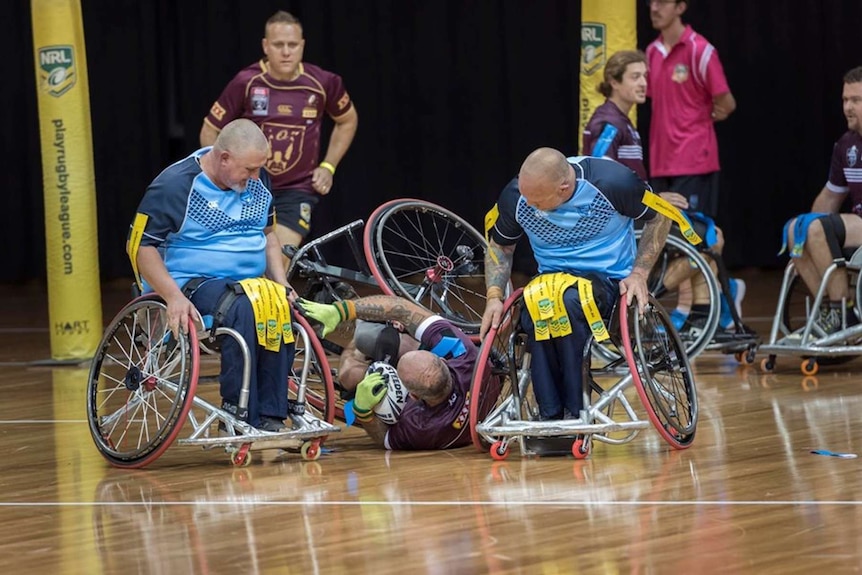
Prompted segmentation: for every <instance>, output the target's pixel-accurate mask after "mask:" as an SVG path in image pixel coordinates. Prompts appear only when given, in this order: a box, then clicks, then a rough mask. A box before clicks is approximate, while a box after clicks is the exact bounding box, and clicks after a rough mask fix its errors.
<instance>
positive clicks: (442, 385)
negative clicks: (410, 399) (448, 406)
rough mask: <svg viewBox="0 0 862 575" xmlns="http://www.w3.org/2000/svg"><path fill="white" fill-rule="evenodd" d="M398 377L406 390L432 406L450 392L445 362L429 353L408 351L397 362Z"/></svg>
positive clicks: (443, 399) (450, 380)
mask: <svg viewBox="0 0 862 575" xmlns="http://www.w3.org/2000/svg"><path fill="white" fill-rule="evenodd" d="M398 376H399V377H400V378H401V381H402V382H403V383H404V385H405V386H406V387H407V390H408V391H409V392H410V393H411V394H413V395H414V396H415V397H417V398H418V399H421V400H423V401H425V403H427V404H429V405H431V406H434V405H437V404H439V403H442V402H444V401H445V400H446V399H447V398H448V397H449V394H450V393H451V391H452V377H451V375H450V374H449V367H448V366H447V365H446V362H445V361H443V360H442V359H441V358H439V357H438V356H436V355H434V354H433V353H431V352H430V351H424V350H416V351H408V352H407V353H405V354H404V355H403V356H401V359H400V360H399V361H398Z"/></svg>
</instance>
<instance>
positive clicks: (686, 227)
mask: <svg viewBox="0 0 862 575" xmlns="http://www.w3.org/2000/svg"><path fill="white" fill-rule="evenodd" d="M641 201H642V202H643V204H644V205H645V206H647V207H648V208H652V209H654V210H655V211H657V212H658V213H660V214H661V215H663V216H666V217H668V218H670V219H672V220H673V221H675V222H676V223H677V225H678V226H679V231H681V232H682V235H683V237H684V238H685V239H687V240H688V243H690V244H691V245H693V246H696V245H697V244H699V243H700V242H702V241H703V240H702V239H701V238H700V236H699V235H697V232H695V231H694V229H693V228H692V227H691V222H689V221H688V218H686V217H685V215H684V214H683V213H682V212H681V211H679V209H678V208H677V207H675V206H673V205H671V203H670V202H668V201H667V200H665V199H663V198H662V197H661V196H659V195H658V194H654V193H652V192H650V191H645V192H644V197H643V200H641Z"/></svg>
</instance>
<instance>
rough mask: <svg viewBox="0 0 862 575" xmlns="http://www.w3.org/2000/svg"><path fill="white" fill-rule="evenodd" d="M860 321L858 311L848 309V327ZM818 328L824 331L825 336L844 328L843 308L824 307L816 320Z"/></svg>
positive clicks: (815, 325)
mask: <svg viewBox="0 0 862 575" xmlns="http://www.w3.org/2000/svg"><path fill="white" fill-rule="evenodd" d="M858 323H859V318H858V317H856V312H854V311H853V310H852V309H848V310H847V327H852V326H854V325H856V324H858ZM814 327H815V329H816V330H818V331H820V332H822V335H823V336H827V335H832V334H833V333H837V332H839V331H841V330H842V329H844V326H843V325H842V323H841V308H840V307H832V306H831V305H830V306H829V307H822V308H820V315H819V316H818V317H817V319H815V320H814Z"/></svg>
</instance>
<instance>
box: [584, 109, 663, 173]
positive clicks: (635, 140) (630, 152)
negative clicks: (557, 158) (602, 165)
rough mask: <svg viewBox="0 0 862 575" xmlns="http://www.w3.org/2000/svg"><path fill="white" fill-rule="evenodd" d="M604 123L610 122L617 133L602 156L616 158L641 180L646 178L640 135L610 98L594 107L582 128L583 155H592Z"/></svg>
mask: <svg viewBox="0 0 862 575" xmlns="http://www.w3.org/2000/svg"><path fill="white" fill-rule="evenodd" d="M606 124H611V125H612V126H613V127H614V128H616V129H617V133H616V135H615V136H614V139H613V141H612V142H611V145H610V147H609V148H608V149H607V151H606V152H605V153H604V156H606V157H608V158H611V159H612V160H616V161H618V162H619V163H621V164H623V165H624V166H627V167H628V168H629V169H630V170H632V171H634V172H635V173H636V174H637V175H638V176H639V177H640V178H641V179H642V180H646V179H647V171H646V166H645V165H644V149H643V145H641V135H640V134H639V133H638V131H637V130H636V129H635V127H634V126H633V125H632V122H631V120H629V117H628V116H626V115H625V114H623V111H622V110H620V109H619V108H618V107H617V105H616V104H614V103H613V102H611V101H610V100H605V103H604V104H602V105H601V106H599V107H598V108H596V111H595V112H593V115H592V117H591V118H590V121H589V122H587V127H586V128H584V151H583V154H582V155H584V156H592V155H593V148H594V147H595V145H596V141H597V140H598V139H599V136H600V135H601V133H602V130H604V128H605V125H606Z"/></svg>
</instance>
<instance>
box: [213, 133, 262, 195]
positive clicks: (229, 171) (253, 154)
mask: <svg viewBox="0 0 862 575" xmlns="http://www.w3.org/2000/svg"><path fill="white" fill-rule="evenodd" d="M268 156H269V142H268V141H267V139H266V136H264V135H263V132H261V131H260V128H258V127H257V125H256V124H255V123H254V122H252V121H251V120H246V119H239V120H234V121H233V122H230V123H229V124H228V125H227V126H225V127H224V128H223V129H222V131H221V132H219V135H218V138H216V141H215V143H214V144H213V148H212V150H210V151H209V152H207V154H206V156H205V157H204V158H202V160H201V162H202V163H201V167H202V168H203V169H204V170H205V172H206V175H207V176H209V177H210V179H211V180H212V181H213V183H214V184H215V185H216V186H218V187H219V188H221V189H223V190H233V191H235V192H240V193H242V192H244V191H245V189H246V187H247V186H248V181H249V180H250V179H257V178H259V177H260V170H261V168H263V166H264V165H265V164H266V158H267V157H268Z"/></svg>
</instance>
